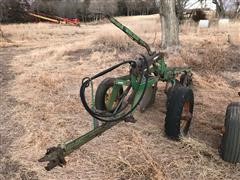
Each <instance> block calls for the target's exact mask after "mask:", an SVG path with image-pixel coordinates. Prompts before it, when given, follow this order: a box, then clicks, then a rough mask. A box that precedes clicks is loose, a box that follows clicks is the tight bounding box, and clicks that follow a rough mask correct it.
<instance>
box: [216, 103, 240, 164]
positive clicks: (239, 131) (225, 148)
mask: <svg viewBox="0 0 240 180" xmlns="http://www.w3.org/2000/svg"><path fill="white" fill-rule="evenodd" d="M220 153H221V157H222V159H223V160H224V161H227V162H230V163H239V162H240V103H231V104H230V105H229V106H228V107H227V111H226V117H225V132H224V134H223V138H222V144H221V149H220Z"/></svg>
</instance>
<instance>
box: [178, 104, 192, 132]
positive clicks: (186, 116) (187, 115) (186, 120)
mask: <svg viewBox="0 0 240 180" xmlns="http://www.w3.org/2000/svg"><path fill="white" fill-rule="evenodd" d="M190 107H191V104H190V102H189V101H187V102H185V103H184V105H183V110H182V115H181V120H180V134H181V136H186V135H187V133H188V129H189V125H190V123H191V119H192V113H191V111H190Z"/></svg>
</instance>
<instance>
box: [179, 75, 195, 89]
mask: <svg viewBox="0 0 240 180" xmlns="http://www.w3.org/2000/svg"><path fill="white" fill-rule="evenodd" d="M180 84H181V85H182V86H184V87H192V86H193V81H192V77H191V76H189V75H188V74H182V75H181V76H180Z"/></svg>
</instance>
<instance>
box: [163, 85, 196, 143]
mask: <svg viewBox="0 0 240 180" xmlns="http://www.w3.org/2000/svg"><path fill="white" fill-rule="evenodd" d="M193 107H194V95H193V91H192V89H190V88H187V87H176V88H174V89H173V90H172V91H171V93H170V94H169V96H168V100H167V113H166V118H165V133H166V135H167V136H168V137H169V138H172V139H176V140H179V139H180V137H181V136H185V135H187V133H188V131H189V128H190V125H191V121H192V114H193ZM183 114H184V115H185V114H186V117H185V118H186V119H187V120H183V119H182V118H183ZM181 125H184V126H183V127H182V126H181Z"/></svg>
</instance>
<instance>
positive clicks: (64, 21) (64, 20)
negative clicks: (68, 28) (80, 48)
mask: <svg viewBox="0 0 240 180" xmlns="http://www.w3.org/2000/svg"><path fill="white" fill-rule="evenodd" d="M27 14H28V15H30V16H32V17H35V18H38V19H41V20H44V21H49V22H52V23H57V24H68V25H72V26H80V21H79V19H77V18H75V19H69V18H62V17H58V16H50V15H46V14H43V13H33V12H27Z"/></svg>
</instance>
